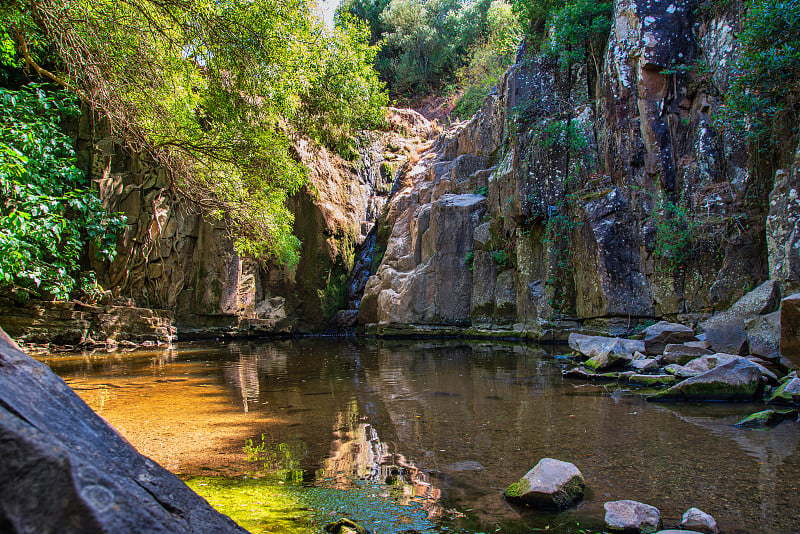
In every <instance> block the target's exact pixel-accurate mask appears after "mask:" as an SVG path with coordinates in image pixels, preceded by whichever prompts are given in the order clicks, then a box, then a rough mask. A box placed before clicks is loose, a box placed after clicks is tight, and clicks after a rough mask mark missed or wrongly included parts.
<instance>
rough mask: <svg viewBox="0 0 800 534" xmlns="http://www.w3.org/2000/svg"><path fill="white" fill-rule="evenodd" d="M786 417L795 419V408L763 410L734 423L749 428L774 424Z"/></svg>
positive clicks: (784, 419)
mask: <svg viewBox="0 0 800 534" xmlns="http://www.w3.org/2000/svg"><path fill="white" fill-rule="evenodd" d="M787 419H788V420H792V421H796V420H797V410H764V411H763V412H758V413H754V414H751V415H748V416H747V417H745V418H744V419H742V420H741V421H739V422H738V423H736V426H743V427H749V428H757V427H765V426H775V425H777V424H778V423H781V422H783V421H786V420H787Z"/></svg>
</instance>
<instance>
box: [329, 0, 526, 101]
mask: <svg viewBox="0 0 800 534" xmlns="http://www.w3.org/2000/svg"><path fill="white" fill-rule="evenodd" d="M346 15H349V16H353V17H357V18H359V19H361V20H364V21H365V22H366V23H367V24H369V27H370V30H371V41H372V43H374V44H376V45H378V46H379V47H380V52H379V53H378V55H377V58H376V62H375V65H376V68H377V70H378V72H379V73H380V75H381V78H382V79H383V80H385V81H386V83H387V85H388V87H389V90H390V92H391V93H392V95H393V96H395V97H398V98H401V99H407V98H414V97H417V98H418V97H421V96H425V95H428V94H430V93H449V94H450V98H451V99H452V101H453V104H454V106H455V111H456V114H457V115H459V116H461V117H468V116H470V115H472V114H473V113H474V112H475V111H476V110H477V109H478V107H479V106H480V104H481V102H482V101H483V98H484V97H485V96H486V94H487V93H488V91H489V90H490V88H491V87H492V86H494V85H497V83H498V81H499V79H500V78H501V76H502V75H503V72H504V71H505V70H506V68H508V66H509V65H511V63H512V62H513V60H514V57H515V53H516V50H517V47H518V45H519V42H520V38H521V36H522V35H521V31H520V26H519V23H518V22H517V18H516V16H515V15H514V14H513V13H512V10H511V5H510V3H508V2H506V1H504V0H476V1H474V2H462V1H460V0H425V1H423V2H412V1H410V0H389V1H386V0H378V1H376V2H373V1H371V0H346V1H345V2H343V3H342V5H341V6H340V8H339V16H340V17H342V16H346Z"/></svg>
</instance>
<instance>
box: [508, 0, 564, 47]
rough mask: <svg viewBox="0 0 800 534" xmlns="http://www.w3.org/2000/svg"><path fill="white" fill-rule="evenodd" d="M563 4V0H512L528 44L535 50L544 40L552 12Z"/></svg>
mask: <svg viewBox="0 0 800 534" xmlns="http://www.w3.org/2000/svg"><path fill="white" fill-rule="evenodd" d="M563 5H564V0H513V8H514V12H515V13H516V14H517V17H519V20H520V22H521V23H522V27H523V29H524V31H525V37H526V39H527V41H528V44H529V45H530V46H532V47H533V48H534V49H535V50H538V49H539V48H540V47H541V44H542V42H543V41H544V38H545V35H546V32H547V23H548V22H549V21H550V18H551V15H552V13H553V12H554V11H556V10H558V9H560V8H561V7H562V6H563Z"/></svg>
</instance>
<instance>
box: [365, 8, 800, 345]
mask: <svg viewBox="0 0 800 534" xmlns="http://www.w3.org/2000/svg"><path fill="white" fill-rule="evenodd" d="M734 9H736V6H735V5H733V4H731V6H730V8H729V9H728V10H726V9H716V10H714V11H707V10H704V9H701V6H700V5H699V3H698V2H697V1H696V0H676V1H674V2H651V1H647V0H617V1H616V2H615V5H614V14H613V22H612V29H611V34H610V37H609V42H608V47H607V49H606V53H605V59H604V63H603V65H602V66H601V67H602V69H601V72H600V76H599V77H598V80H597V85H596V86H595V87H590V86H589V82H588V81H587V79H594V77H591V76H590V77H587V75H586V68H591V67H590V66H581V65H577V66H573V67H572V68H571V69H570V70H568V71H567V70H564V69H563V67H562V66H561V65H560V63H559V62H558V61H557V60H556V59H551V58H547V57H543V56H537V55H535V54H532V53H529V51H527V50H521V51H520V54H519V57H518V60H517V63H516V64H515V65H514V66H513V67H511V69H510V70H509V71H508V72H507V74H506V76H505V79H504V81H503V83H502V85H501V86H500V88H499V90H498V91H497V93H496V94H492V95H490V96H489V97H488V98H487V100H486V101H485V103H484V106H483V109H482V110H481V111H480V112H479V113H478V114H477V115H476V116H475V117H474V118H473V119H472V120H470V121H468V122H465V123H461V124H457V125H455V126H454V127H453V128H452V129H451V130H449V131H448V132H445V133H444V134H442V135H441V137H440V138H439V140H438V141H437V143H436V144H435V146H434V147H433V148H432V149H431V150H430V151H429V152H428V153H426V154H424V155H423V157H422V158H421V159H420V161H419V162H418V163H417V165H416V166H415V167H414V168H413V169H411V170H410V171H409V172H408V173H407V175H406V176H405V178H404V180H405V182H404V183H405V184H406V187H405V188H404V189H403V190H401V191H400V192H399V193H398V195H397V196H396V197H394V198H393V199H392V200H391V202H390V205H389V211H388V219H387V220H388V222H389V224H391V225H392V228H393V230H392V237H391V240H390V246H389V247H388V248H387V253H386V256H385V257H384V261H383V264H382V265H381V266H380V268H379V270H378V272H377V273H376V275H375V276H373V277H372V278H371V279H370V280H369V282H368V284H367V289H366V292H365V295H364V299H363V301H362V306H361V312H360V317H359V320H360V322H361V323H363V324H368V325H377V331H378V332H384V333H398V332H403V331H404V330H403V325H409V324H410V325H415V328H416V329H417V330H420V328H422V327H424V328H425V329H430V328H440V329H444V330H447V329H448V328H450V329H452V328H454V327H457V328H458V329H461V331H462V332H463V331H464V330H463V326H464V325H466V324H468V325H470V326H471V327H472V328H473V329H474V330H473V331H483V332H487V331H497V332H500V333H508V332H510V333H513V334H514V335H529V336H531V337H535V338H561V337H563V335H564V333H565V332H566V331H567V330H570V329H575V328H581V327H582V328H584V329H585V330H588V331H602V332H606V333H612V334H622V333H625V332H629V331H632V330H634V329H635V328H636V327H637V324H639V325H640V324H642V323H645V322H652V321H653V320H654V319H657V318H663V317H667V318H671V319H679V320H682V321H684V322H687V323H691V324H695V325H696V324H697V323H698V322H699V321H701V320H703V319H704V318H706V317H708V316H710V315H711V314H713V313H714V312H716V311H719V310H724V309H727V307H728V306H729V305H730V304H731V303H733V302H735V301H736V300H737V299H738V298H739V297H741V296H742V295H744V294H745V293H746V292H747V291H748V290H750V289H752V288H753V287H755V286H757V285H758V284H759V283H761V282H763V281H764V280H767V279H773V280H775V281H776V282H778V285H779V286H780V289H781V290H783V291H784V292H788V291H793V290H795V289H796V287H797V280H798V276H797V275H798V272H797V268H798V262H799V261H800V256H799V255H798V247H795V246H794V245H795V244H796V243H795V241H796V240H797V239H795V238H796V237H797V235H798V232H797V228H798V224H797V221H798V213H795V212H797V209H796V208H797V207H798V206H800V200H798V199H797V196H798V195H797V194H796V189H798V184H797V176H798V167H799V166H800V165H799V164H798V163H797V162H795V163H793V164H791V167H790V168H787V169H785V170H782V171H779V172H778V173H777V175H776V174H775V169H772V168H768V167H765V166H764V165H760V166H759V165H757V163H759V162H758V161H755V159H754V157H753V154H752V153H751V152H749V146H748V144H747V143H746V141H745V139H744V138H743V137H742V134H741V132H731V131H729V130H724V129H721V128H719V127H718V123H717V122H715V120H714V117H715V116H717V115H718V111H719V110H720V107H721V105H722V102H723V95H724V92H725V90H726V89H727V86H728V83H729V79H730V76H731V72H732V67H733V65H734V64H735V61H736V57H737V53H738V46H737V43H736V39H735V34H736V31H737V25H738V23H739V22H738V21H739V19H740V13H738V12H736V11H734ZM590 95H591V96H590ZM795 142H796V140H795ZM786 159H787V161H789V162H791V158H786ZM773 177H774V189H773V191H772V194H771V195H769V191H770V189H771V188H772V182H773ZM768 196H769V198H767V197H768ZM481 197H485V203H484V204H481V202H480V201H479V200H478V198H481ZM454 199H457V200H458V202H459V203H461V204H463V205H467V204H469V205H470V206H475V208H469V209H466V208H465V209H460V210H457V211H453V212H452V213H451V215H450V216H451V217H455V218H456V219H457V221H451V222H449V223H448V224H447V225H433V224H431V222H430V221H432V220H433V217H434V214H436V213H440V212H441V207H442V206H443V205H445V204H447V203H450V202H452V201H453V200H454ZM478 206H483V207H480V208H478ZM768 216H769V217H768ZM456 228H457V229H458V230H457V233H454V232H453V231H452V230H451V229H456ZM464 240H471V242H470V243H464ZM462 253H463V254H462ZM436 270H438V271H439V272H448V273H452V274H448V277H447V281H442V280H440V279H437V278H436V277H435V276H433V275H432V273H433V272H435V271H436ZM468 273H469V274H468ZM470 275H471V283H467V284H465V283H463V282H462V280H463V279H466V278H469V277H470ZM454 289H455V291H454ZM784 294H785V293H784ZM445 300H446V301H447V302H449V303H451V306H452V307H453V309H458V310H466V309H467V308H468V309H469V313H468V314H466V313H464V312H463V311H460V312H459V313H457V314H454V315H451V316H447V315H446V314H443V313H440V312H439V311H438V310H439V307H438V304H437V303H439V302H441V301H445Z"/></svg>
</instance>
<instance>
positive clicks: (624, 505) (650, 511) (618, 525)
mask: <svg viewBox="0 0 800 534" xmlns="http://www.w3.org/2000/svg"><path fill="white" fill-rule="evenodd" d="M603 508H605V511H606V516H605V522H606V529H607V530H609V531H611V532H624V533H644V534H651V533H653V532H656V531H657V530H658V529H659V528H660V527H661V512H660V511H659V510H658V508H656V507H655V506H650V505H649V504H644V503H640V502H637V501H629V500H624V501H611V502H607V503H605V504H604V505H603Z"/></svg>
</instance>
